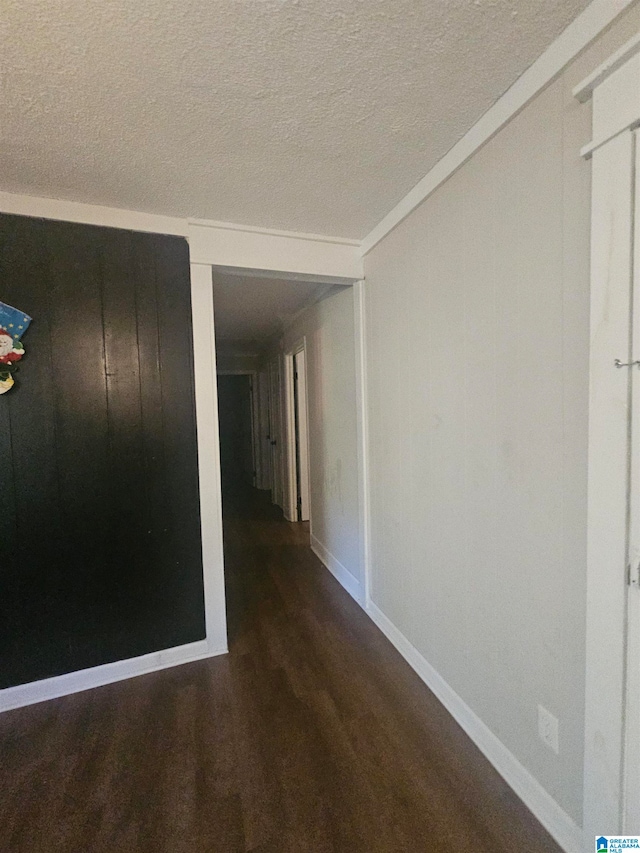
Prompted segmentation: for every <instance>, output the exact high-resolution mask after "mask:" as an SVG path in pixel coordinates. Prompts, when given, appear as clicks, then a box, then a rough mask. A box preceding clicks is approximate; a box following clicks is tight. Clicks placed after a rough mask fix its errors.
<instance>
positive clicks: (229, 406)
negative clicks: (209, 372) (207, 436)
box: [218, 374, 256, 495]
mask: <svg viewBox="0 0 640 853" xmlns="http://www.w3.org/2000/svg"><path fill="white" fill-rule="evenodd" d="M252 392H253V388H252V381H251V376H250V375H247V374H240V375H225V374H222V375H219V376H218V416H219V422H220V474H221V480H222V492H223V495H228V494H229V493H231V492H237V491H238V489H246V488H247V487H248V486H253V485H255V478H256V471H255V459H254V442H253V432H254V427H253V399H252V396H253V394H252Z"/></svg>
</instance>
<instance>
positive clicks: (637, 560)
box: [623, 131, 640, 834]
mask: <svg viewBox="0 0 640 853" xmlns="http://www.w3.org/2000/svg"><path fill="white" fill-rule="evenodd" d="M634 136H635V140H634V141H635V162H636V166H635V217H634V220H635V221H634V241H633V244H634V247H633V254H634V261H633V291H632V306H631V308H632V322H631V337H632V342H631V361H632V362H636V364H634V366H633V367H632V368H631V369H630V379H631V389H630V390H631V419H630V454H629V458H630V472H629V553H628V586H627V638H626V640H627V660H626V690H625V693H626V695H625V732H624V776H623V808H624V831H625V832H626V833H628V834H631V833H638V832H640V139H639V138H638V131H635V133H634Z"/></svg>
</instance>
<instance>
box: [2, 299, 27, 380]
mask: <svg viewBox="0 0 640 853" xmlns="http://www.w3.org/2000/svg"><path fill="white" fill-rule="evenodd" d="M29 323H31V317H29V315H28V314H25V313H24V311H19V310H18V309H17V308H12V307H11V305H6V304H5V303H4V302H0V394H6V393H7V391H10V390H11V388H13V386H14V384H15V380H14V378H13V374H14V373H15V372H16V370H17V363H18V362H19V361H20V359H21V358H22V356H23V355H24V346H23V345H22V343H21V341H20V338H21V337H22V336H23V335H24V333H25V332H26V331H27V329H28V328H29Z"/></svg>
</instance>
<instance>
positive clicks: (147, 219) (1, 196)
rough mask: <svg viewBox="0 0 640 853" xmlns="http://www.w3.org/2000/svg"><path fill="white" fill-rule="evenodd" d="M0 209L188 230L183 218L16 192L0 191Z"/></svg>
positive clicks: (92, 222)
mask: <svg viewBox="0 0 640 853" xmlns="http://www.w3.org/2000/svg"><path fill="white" fill-rule="evenodd" d="M0 212H2V213H13V214H16V215H17V216H35V217H36V218H38V219H56V220H60V221H62V222H79V223H81V224H83V225H102V226H104V227H106V228H124V229H126V230H128V231H146V232H151V233H153V234H175V235H178V236H179V237H186V236H187V235H188V233H189V229H188V223H187V220H186V219H178V218H176V217H173V216H161V215H159V214H156V213H143V212H141V211H138V210H123V209H122V208H119V207H104V206H103V205H99V204H84V203H83V202H79V201H65V200H63V199H57V198H41V197H38V196H30V195H19V194H17V193H7V192H0Z"/></svg>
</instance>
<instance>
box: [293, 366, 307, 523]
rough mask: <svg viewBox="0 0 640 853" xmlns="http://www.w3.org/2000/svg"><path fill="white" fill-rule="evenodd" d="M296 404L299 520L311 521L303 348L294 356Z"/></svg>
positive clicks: (305, 378) (305, 374)
mask: <svg viewBox="0 0 640 853" xmlns="http://www.w3.org/2000/svg"><path fill="white" fill-rule="evenodd" d="M293 368H294V387H295V406H296V470H297V481H298V510H299V520H300V521H309V517H310V501H309V431H308V429H309V426H308V418H307V365H306V356H305V351H304V350H303V349H302V350H300V351H299V352H297V353H295V355H294V356H293Z"/></svg>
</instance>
